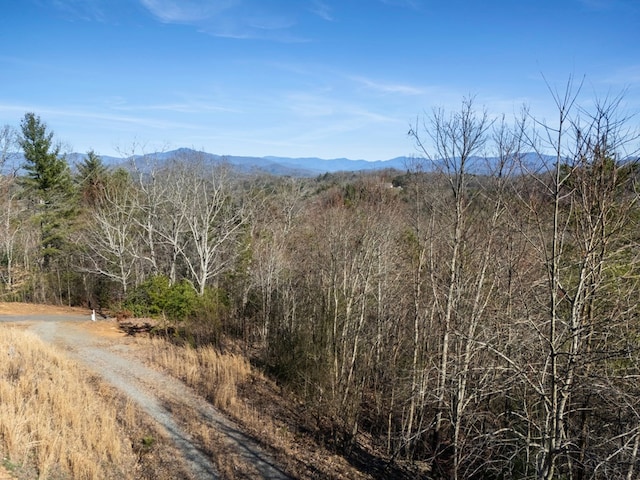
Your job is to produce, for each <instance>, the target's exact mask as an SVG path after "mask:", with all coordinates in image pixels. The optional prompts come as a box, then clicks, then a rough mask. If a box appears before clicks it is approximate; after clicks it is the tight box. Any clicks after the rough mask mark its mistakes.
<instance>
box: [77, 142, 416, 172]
mask: <svg viewBox="0 0 640 480" xmlns="http://www.w3.org/2000/svg"><path fill="white" fill-rule="evenodd" d="M84 156H85V155H84V154H77V153H73V154H69V155H67V159H68V160H69V163H70V164H71V165H74V164H75V163H78V162H80V161H82V159H83V158H84ZM145 157H148V158H150V159H152V160H154V161H157V162H161V163H162V162H165V161H168V160H171V159H184V160H189V159H193V160H198V161H203V162H205V163H211V164H216V163H226V164H229V165H231V166H232V167H234V168H236V169H238V170H239V171H241V172H244V173H266V174H270V175H281V176H297V177H313V176H317V175H322V174H324V173H334V172H339V171H348V172H355V171H367V170H369V171H370V170H383V169H387V168H393V169H398V170H406V169H407V165H409V164H410V162H411V158H410V157H396V158H392V159H389V160H378V161H366V160H350V159H348V158H334V159H322V158H317V157H307V158H289V157H274V156H266V157H250V156H237V155H217V154H213V153H207V152H202V151H198V150H193V149H190V148H179V149H177V150H171V151H168V152H157V153H152V154H148V155H145ZM101 158H102V161H103V162H104V164H105V165H107V166H112V167H115V166H126V164H128V163H130V162H131V160H132V159H133V160H138V159H140V158H142V156H141V155H135V156H133V157H129V158H118V157H109V156H102V157H101Z"/></svg>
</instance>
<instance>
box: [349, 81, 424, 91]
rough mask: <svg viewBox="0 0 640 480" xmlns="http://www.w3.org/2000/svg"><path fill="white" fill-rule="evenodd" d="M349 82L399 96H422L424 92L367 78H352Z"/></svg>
mask: <svg viewBox="0 0 640 480" xmlns="http://www.w3.org/2000/svg"><path fill="white" fill-rule="evenodd" d="M350 79H351V80H353V81H355V82H357V83H359V84H361V85H364V86H365V87H366V88H368V89H370V90H375V91H377V92H381V93H396V94H401V95H423V94H424V93H425V90H424V89H422V88H419V87H414V86H412V85H406V84H401V83H384V82H378V81H374V80H371V79H369V78H364V77H358V76H352V77H350Z"/></svg>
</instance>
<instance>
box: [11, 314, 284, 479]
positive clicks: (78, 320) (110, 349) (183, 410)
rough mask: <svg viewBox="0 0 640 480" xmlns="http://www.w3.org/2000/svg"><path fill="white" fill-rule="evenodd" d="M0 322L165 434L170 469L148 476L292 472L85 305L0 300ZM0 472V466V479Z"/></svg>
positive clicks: (261, 475)
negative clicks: (232, 465)
mask: <svg viewBox="0 0 640 480" xmlns="http://www.w3.org/2000/svg"><path fill="white" fill-rule="evenodd" d="M99 318H100V317H99ZM0 322H12V323H14V324H19V325H22V326H23V327H24V328H27V329H28V330H30V331H33V332H35V333H36V334H37V335H38V336H40V337H41V338H42V339H43V340H44V341H46V342H48V343H51V344H53V345H55V346H56V347H58V348H60V349H63V350H65V351H66V352H67V353H68V355H69V356H70V357H71V358H74V359H76V360H77V361H79V362H80V363H81V364H82V365H83V366H84V367H86V368H87V369H89V370H91V371H92V372H93V373H95V374H96V375H98V376H99V377H101V378H102V379H103V380H104V381H106V382H108V383H109V384H110V385H112V386H113V387H115V388H116V389H117V390H119V391H120V392H121V393H122V394H124V395H125V396H126V397H127V398H128V399H130V400H131V401H133V402H134V403H135V404H136V405H137V406H138V407H139V409H140V410H141V411H143V412H144V413H145V414H146V415H148V416H149V417H150V418H151V419H152V421H153V422H154V423H155V424H156V426H158V427H159V429H160V431H162V432H163V437H164V439H166V442H164V443H166V444H167V445H166V448H167V450H166V451H165V453H164V456H165V457H166V456H167V453H166V452H175V453H174V454H175V458H174V461H173V462H171V464H170V465H169V464H167V463H166V462H165V468H167V469H169V470H170V471H169V472H166V476H165V475H160V476H158V475H154V477H153V478H156V479H158V478H186V479H189V478H191V479H209V478H211V479H216V478H242V477H244V478H269V479H286V478H290V477H289V476H288V475H287V474H286V473H285V471H284V470H283V469H282V468H281V467H279V466H278V465H277V464H276V463H275V461H274V459H273V458H272V457H271V456H270V455H268V454H267V453H266V452H265V451H264V449H262V448H261V447H260V446H259V445H258V443H257V442H256V441H255V440H254V439H253V438H251V437H249V436H247V435H246V434H245V433H243V431H242V430H241V429H240V427H239V426H238V425H237V424H235V423H234V422H232V421H231V420H229V419H228V418H227V417H225V416H224V415H222V414H221V413H220V412H219V411H217V410H216V409H215V408H214V407H213V406H212V405H211V404H210V403H208V402H207V401H206V400H205V399H203V398H202V397H200V396H198V395H197V394H196V393H194V392H193V391H192V390H191V389H190V388H189V387H187V386H186V385H185V384H183V383H182V382H180V381H179V380H177V379H175V378H173V377H170V376H168V375H165V374H163V373H161V372H158V371H156V370H153V369H151V368H149V367H147V366H145V365H144V364H143V362H142V361H141V360H140V359H139V358H138V357H137V355H138V348H137V346H136V341H135V339H134V338H132V337H130V336H127V335H126V334H125V333H124V332H122V331H121V330H120V329H119V328H118V323H117V322H116V321H115V320H110V319H98V320H97V321H91V311H88V310H86V309H79V308H67V307H53V306H44V305H31V304H19V303H0ZM185 418H189V421H190V422H191V423H193V421H194V420H195V421H197V422H198V423H199V424H206V425H207V427H209V428H211V427H213V428H214V430H215V431H216V432H217V437H219V442H218V443H219V444H220V445H221V446H222V448H221V449H220V451H218V452H205V451H204V449H203V448H202V447H201V446H200V445H199V444H198V441H197V440H195V439H194V438H193V437H192V436H191V435H190V434H189V433H188V428H186V427H187V425H186V423H188V422H187V421H186V420H185ZM158 455H160V456H162V453H161V452H158ZM169 455H171V454H169ZM221 455H225V456H226V455H231V456H233V458H234V461H235V462H239V463H240V464H241V465H240V464H239V465H238V470H239V472H248V473H244V474H240V475H238V474H234V473H233V472H228V471H226V470H224V469H225V468H227V467H223V468H222V469H221V468H220V466H221V465H225V463H224V462H221V458H220V456H221ZM227 470H228V468H227ZM221 471H222V473H221ZM2 475H3V473H2V471H1V469H0V480H1V479H2V478H4V477H2ZM8 478H10V477H8ZM145 478H146V476H145Z"/></svg>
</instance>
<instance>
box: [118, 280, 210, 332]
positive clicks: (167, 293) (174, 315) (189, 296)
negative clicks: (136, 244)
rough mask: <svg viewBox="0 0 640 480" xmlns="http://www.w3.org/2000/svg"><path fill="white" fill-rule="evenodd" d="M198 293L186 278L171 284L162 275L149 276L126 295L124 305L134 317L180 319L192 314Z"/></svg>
mask: <svg viewBox="0 0 640 480" xmlns="http://www.w3.org/2000/svg"><path fill="white" fill-rule="evenodd" d="M197 304H198V295H197V294H196V291H195V290H194V289H193V286H192V285H191V284H190V283H189V282H187V281H186V280H182V281H181V282H179V283H176V284H174V285H171V284H170V283H169V279H168V278H167V277H166V276H164V275H157V276H154V277H151V278H149V279H148V280H147V281H146V282H144V283H142V284H141V285H139V286H138V287H137V288H135V289H134V290H133V291H131V293H129V294H128V295H127V299H126V300H125V303H124V307H125V308H126V309H127V310H130V311H132V312H133V313H134V315H135V316H136V317H158V316H161V315H164V316H166V317H167V318H169V319H170V320H177V321H181V320H184V319H186V318H188V317H190V316H192V315H193V314H194V311H195V308H196V305H197Z"/></svg>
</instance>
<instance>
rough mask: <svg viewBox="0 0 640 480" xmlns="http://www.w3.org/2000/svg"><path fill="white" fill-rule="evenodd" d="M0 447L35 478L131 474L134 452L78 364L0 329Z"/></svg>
mask: <svg viewBox="0 0 640 480" xmlns="http://www.w3.org/2000/svg"><path fill="white" fill-rule="evenodd" d="M0 355H2V357H3V358H2V361H1V362H0V450H1V451H2V454H3V458H4V459H5V460H4V462H5V464H10V465H12V466H20V467H19V470H21V471H22V472H23V475H24V472H25V471H27V470H31V473H30V474H31V475H33V476H35V477H37V478H74V479H109V478H134V477H133V471H134V470H135V468H136V455H135V453H134V452H133V451H132V447H131V443H130V442H129V441H127V440H126V437H125V435H124V434H123V432H122V430H121V428H120V427H119V425H118V422H117V420H116V416H117V412H116V410H115V407H114V406H113V405H111V404H108V403H106V402H105V401H104V399H103V398H102V396H101V395H100V392H98V391H96V388H94V386H92V385H91V383H92V382H91V379H90V378H88V376H87V375H86V374H84V373H83V372H82V371H80V370H79V369H78V366H77V365H76V364H75V363H74V362H72V361H70V360H69V359H67V358H66V357H64V356H63V355H61V354H60V353H58V352H57V351H56V350H55V349H54V348H53V347H50V346H48V345H46V344H44V343H43V342H42V341H41V340H40V339H39V338H38V337H36V336H34V335H32V334H29V333H27V332H23V331H19V330H15V329H6V328H5V329H2V330H0Z"/></svg>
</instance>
